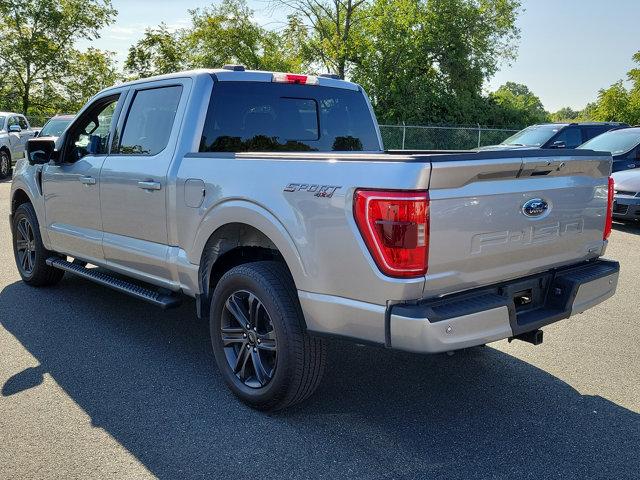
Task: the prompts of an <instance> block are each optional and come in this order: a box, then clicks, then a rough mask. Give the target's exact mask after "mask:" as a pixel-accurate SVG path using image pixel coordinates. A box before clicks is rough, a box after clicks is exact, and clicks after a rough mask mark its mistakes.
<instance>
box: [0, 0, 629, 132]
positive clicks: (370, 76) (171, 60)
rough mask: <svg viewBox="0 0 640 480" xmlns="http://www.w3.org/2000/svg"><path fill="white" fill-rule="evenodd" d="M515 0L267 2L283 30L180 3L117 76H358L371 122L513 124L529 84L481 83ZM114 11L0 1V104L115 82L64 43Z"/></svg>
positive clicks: (506, 48) (70, 101)
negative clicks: (279, 14)
mask: <svg viewBox="0 0 640 480" xmlns="http://www.w3.org/2000/svg"><path fill="white" fill-rule="evenodd" d="M520 1H521V0H271V6H272V8H273V9H279V10H283V9H284V10H285V11H288V12H290V14H289V16H288V17H287V21H286V24H285V25H284V26H283V27H281V28H265V27H264V26H261V25H259V24H258V23H257V22H256V20H255V15H254V12H253V11H252V10H251V9H250V8H249V7H248V5H247V3H246V0H223V1H222V2H221V3H218V4H211V5H210V6H208V7H205V8H199V9H195V10H190V11H189V14H190V17H191V21H190V24H189V25H188V26H187V27H185V28H182V29H179V30H172V29H170V28H169V27H168V26H167V25H165V24H160V25H158V26H157V27H153V28H148V29H147V30H146V31H145V32H144V35H143V36H142V38H141V39H140V40H139V41H137V42H136V43H135V44H133V45H132V46H131V47H130V48H129V51H128V56H127V59H126V61H125V63H124V65H123V70H124V76H125V77H126V78H139V77H147V76H152V75H156V74H164V73H169V72H173V71H179V70H183V69H190V68H217V67H220V66H222V65H224V64H227V63H240V64H243V65H245V66H246V67H247V68H251V69H260V70H275V71H289V72H307V73H314V72H319V71H329V72H331V73H336V74H338V75H339V76H340V77H343V78H347V79H349V80H353V81H356V82H358V83H360V84H361V85H362V86H363V87H364V88H365V89H366V90H367V92H368V93H369V95H370V97H371V100H372V103H373V105H374V108H375V110H376V113H377V115H378V118H379V119H380V120H381V121H383V122H394V123H396V122H401V121H405V122H407V123H409V122H413V123H447V124H452V123H456V124H477V123H481V124H484V125H494V126H517V127H520V126H523V125H524V124H527V123H532V122H536V121H541V120H543V119H545V118H546V115H547V114H546V112H544V109H543V108H542V104H541V103H540V100H539V99H538V98H537V97H536V96H535V95H534V94H533V93H532V92H530V91H529V90H528V89H527V88H526V87H525V86H523V85H517V84H513V83H508V84H506V85H504V86H502V87H500V89H498V90H497V91H496V92H494V93H492V94H488V95H487V94H486V93H484V91H483V87H484V85H485V84H486V82H487V80H488V79H490V78H491V77H492V76H493V75H494V73H495V72H496V70H497V69H498V68H499V66H500V65H501V64H503V63H505V62H509V61H510V60H512V59H513V58H515V52H516V44H517V40H518V38H519V31H518V28H517V26H516V22H515V21H516V18H517V15H518V13H519V12H520V9H521V6H520ZM114 17H115V11H114V10H113V8H112V6H111V0H3V1H2V2H0V40H5V39H6V40H7V41H6V42H4V41H3V42H2V44H0V67H2V68H3V69H4V71H7V72H8V75H3V76H0V102H2V107H3V108H11V109H20V110H23V111H25V112H28V113H35V112H36V111H37V112H39V113H44V112H46V113H44V114H48V113H49V112H53V113H55V112H57V111H69V112H71V111H73V110H77V109H78V108H79V107H80V105H81V103H82V102H84V101H85V100H86V99H87V98H88V97H89V96H90V95H91V94H93V93H95V92H97V91H98V90H99V89H101V88H103V87H105V86H107V85H109V84H111V83H113V82H115V81H116V80H117V79H118V78H119V77H120V75H121V74H120V73H119V72H118V69H117V68H116V64H115V60H114V55H113V54H112V53H110V52H102V51H99V50H96V49H89V50H88V51H86V52H79V51H77V50H76V49H74V47H73V45H74V43H75V41H77V40H78V39H89V40H91V39H94V38H96V37H97V36H98V32H99V30H100V28H102V27H104V26H106V25H108V24H110V23H111V22H113V20H114ZM637 76H640V73H637ZM16 90H18V94H17V95H16Z"/></svg>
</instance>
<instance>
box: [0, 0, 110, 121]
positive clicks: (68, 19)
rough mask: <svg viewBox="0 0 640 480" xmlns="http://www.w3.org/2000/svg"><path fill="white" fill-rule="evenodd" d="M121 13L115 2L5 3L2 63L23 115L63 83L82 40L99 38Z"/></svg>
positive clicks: (0, 22)
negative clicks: (34, 99)
mask: <svg viewBox="0 0 640 480" xmlns="http://www.w3.org/2000/svg"><path fill="white" fill-rule="evenodd" d="M115 15H116V11H115V10H114V9H113V8H112V6H111V0H3V1H2V2H0V59H2V60H1V61H2V69H3V73H4V75H6V76H7V77H9V79H10V81H11V82H13V85H12V89H13V91H14V92H15V93H16V94H17V95H18V96H19V98H20V104H21V105H20V107H21V108H20V109H21V110H22V111H23V112H25V113H29V110H30V107H31V103H32V97H33V96H34V94H37V93H35V91H36V90H38V89H39V90H40V93H41V92H42V89H43V88H44V86H45V85H47V84H51V83H53V82H56V81H57V80H59V79H60V78H61V77H62V76H64V75H65V74H66V72H67V71H68V70H69V69H70V67H71V64H72V62H73V57H74V55H73V54H69V52H71V51H72V49H73V45H74V43H75V42H76V41H77V40H80V39H87V40H92V39H95V38H97V37H98V32H99V30H100V29H101V28H103V27H104V26H106V25H109V24H110V23H111V22H112V21H113V20H114V18H115Z"/></svg>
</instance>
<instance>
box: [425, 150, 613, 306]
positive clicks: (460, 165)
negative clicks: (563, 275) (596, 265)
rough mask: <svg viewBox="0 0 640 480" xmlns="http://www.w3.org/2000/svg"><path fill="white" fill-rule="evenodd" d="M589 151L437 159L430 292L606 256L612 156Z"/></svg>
mask: <svg viewBox="0 0 640 480" xmlns="http://www.w3.org/2000/svg"><path fill="white" fill-rule="evenodd" d="M487 153H491V152H487ZM586 153H587V154H585V153H581V152H577V153H576V152H566V154H565V153H564V152H563V153H562V154H559V153H558V151H553V152H545V151H541V152H537V153H536V154H535V156H532V155H531V154H525V155H523V154H522V153H521V152H514V153H513V154H512V155H513V156H512V157H511V158H505V157H504V156H503V155H500V156H499V157H498V158H487V157H484V158H481V159H477V157H475V159H473V157H470V158H471V159H469V160H467V159H460V158H459V157H457V159H452V160H447V159H446V158H445V157H438V159H432V170H431V179H430V184H429V196H430V199H431V204H430V238H429V269H428V272H427V275H426V282H425V297H432V296H437V295H442V294H447V293H452V292H455V291H460V290H466V289H469V288H474V287H479V286H483V285H488V284H491V283H496V282H499V281H504V280H507V279H512V278H517V277H522V276H526V275H530V274H534V273H537V272H541V271H545V270H549V269H550V268H553V267H559V266H562V265H567V264H571V263H577V262H580V261H583V260H587V259H590V258H595V257H597V256H599V255H600V254H601V253H602V250H603V248H604V246H605V242H604V240H603V230H604V225H605V220H606V209H607V188H608V187H607V182H608V176H609V173H610V170H611V158H610V157H609V156H607V155H604V154H600V153H595V152H586ZM500 157H502V158H500Z"/></svg>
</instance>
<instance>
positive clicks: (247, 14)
mask: <svg viewBox="0 0 640 480" xmlns="http://www.w3.org/2000/svg"><path fill="white" fill-rule="evenodd" d="M190 13H191V20H192V24H193V25H192V28H191V29H189V31H188V32H186V34H185V36H184V41H185V44H186V47H187V51H188V54H189V58H188V63H189V65H190V66H192V67H205V68H218V67H220V66H222V65H224V64H226V63H240V64H242V65H245V66H247V67H248V68H253V69H259V70H279V71H296V70H298V69H299V67H300V64H301V62H300V59H299V58H297V57H296V55H295V54H292V53H291V51H290V50H289V49H286V48H285V46H286V41H283V38H282V37H281V35H280V34H278V33H277V32H273V31H269V30H266V29H264V28H263V27H261V26H260V25H258V24H257V23H256V22H255V21H254V20H253V11H252V10H251V9H250V8H249V7H248V6H247V4H246V2H245V1H244V0H223V2H222V3H221V4H220V5H218V6H211V7H209V8H204V9H196V10H191V11H190Z"/></svg>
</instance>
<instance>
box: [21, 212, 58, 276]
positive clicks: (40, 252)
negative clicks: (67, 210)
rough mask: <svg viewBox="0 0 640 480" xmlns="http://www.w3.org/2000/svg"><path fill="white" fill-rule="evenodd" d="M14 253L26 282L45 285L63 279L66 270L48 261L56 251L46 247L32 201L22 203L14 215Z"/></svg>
mask: <svg viewBox="0 0 640 480" xmlns="http://www.w3.org/2000/svg"><path fill="white" fill-rule="evenodd" d="M13 253H14V256H15V260H16V266H17V267H18V272H19V273H20V277H22V281H23V282H24V283H26V284H28V285H32V286H34V287H44V286H48V285H54V284H56V283H58V282H59V281H60V280H62V277H63V276H64V270H60V269H58V268H54V267H50V266H49V265H47V263H46V260H47V258H49V257H51V256H54V255H55V253H53V252H50V251H49V250H47V249H46V248H44V245H43V244H42V238H41V237H40V226H39V224H38V217H36V212H35V210H34V209H33V205H31V204H30V203H23V204H22V205H20V206H19V207H18V208H17V209H16V213H15V214H14V215H13Z"/></svg>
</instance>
